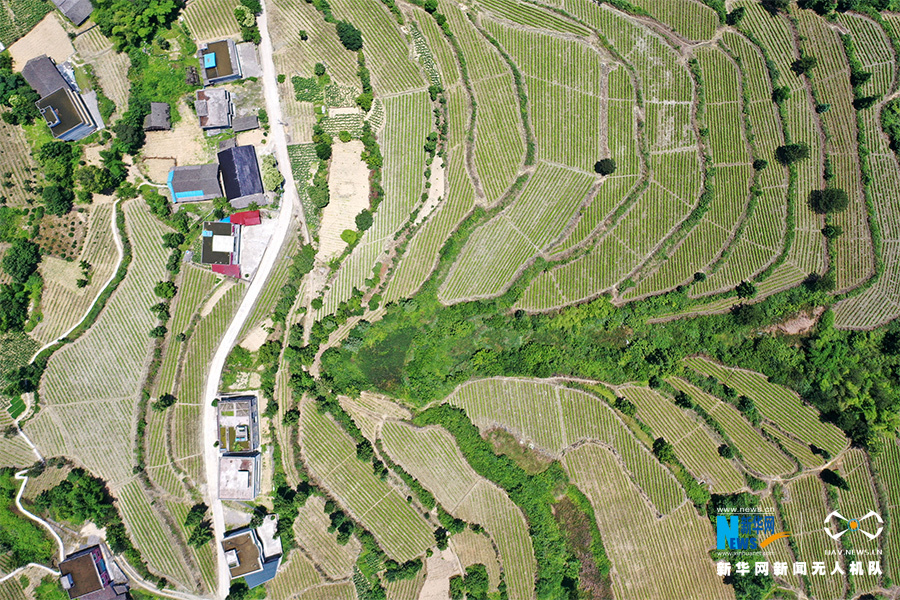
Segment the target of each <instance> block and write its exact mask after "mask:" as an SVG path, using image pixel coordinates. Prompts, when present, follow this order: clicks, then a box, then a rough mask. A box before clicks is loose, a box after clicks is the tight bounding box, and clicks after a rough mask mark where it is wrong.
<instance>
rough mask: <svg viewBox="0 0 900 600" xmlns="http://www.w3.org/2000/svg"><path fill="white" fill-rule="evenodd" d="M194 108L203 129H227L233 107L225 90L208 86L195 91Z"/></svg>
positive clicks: (229, 124)
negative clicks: (208, 87)
mask: <svg viewBox="0 0 900 600" xmlns="http://www.w3.org/2000/svg"><path fill="white" fill-rule="evenodd" d="M194 109H195V110H196V111H197V117H199V119H200V127H202V128H203V129H227V128H229V127H231V116H232V115H233V114H234V108H233V107H232V105H231V94H229V93H228V91H227V90H221V89H215V88H210V89H206V90H198V91H197V100H196V101H195V102H194Z"/></svg>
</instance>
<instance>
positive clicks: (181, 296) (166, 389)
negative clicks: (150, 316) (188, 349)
mask: <svg viewBox="0 0 900 600" xmlns="http://www.w3.org/2000/svg"><path fill="white" fill-rule="evenodd" d="M215 282H216V275H215V274H214V273H213V272H212V271H207V270H206V269H200V268H195V267H192V266H189V265H186V266H184V267H182V270H181V276H180V280H179V281H178V284H177V285H178V286H179V287H178V294H177V295H176V296H175V300H174V303H173V304H174V307H173V310H172V322H171V324H170V325H169V326H168V327H169V331H170V332H171V335H170V339H169V341H168V344H167V345H166V349H165V352H164V353H163V360H162V365H161V366H160V368H159V374H158V375H157V380H156V395H157V397H158V396H161V395H163V394H170V393H172V391H173V390H174V389H175V388H174V386H175V379H176V376H177V373H178V361H179V359H180V358H181V356H182V355H183V353H184V348H185V345H186V342H178V341H176V340H175V339H174V338H175V336H176V335H178V334H179V333H185V332H186V331H187V329H188V326H189V324H190V323H191V320H192V319H193V317H194V315H196V314H198V313H199V312H200V310H201V309H202V308H203V306H202V304H201V302H202V301H203V299H204V298H206V297H207V296H208V295H209V293H210V291H212V289H213V285H214V284H215Z"/></svg>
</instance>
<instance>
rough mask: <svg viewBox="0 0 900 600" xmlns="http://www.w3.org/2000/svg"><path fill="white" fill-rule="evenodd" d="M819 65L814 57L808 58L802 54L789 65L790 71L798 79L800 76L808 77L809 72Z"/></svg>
mask: <svg viewBox="0 0 900 600" xmlns="http://www.w3.org/2000/svg"><path fill="white" fill-rule="evenodd" d="M818 63H819V61H818V60H816V57H815V56H810V55H808V54H804V55H803V56H801V57H800V58H798V59H797V60H795V61H794V62H793V63H791V71H793V72H794V74H796V75H797V76H798V77H799V76H800V75H808V74H809V72H810V71H811V70H813V69H814V68H816V65H817V64H818Z"/></svg>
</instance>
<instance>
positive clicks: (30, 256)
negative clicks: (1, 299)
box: [3, 238, 41, 283]
mask: <svg viewBox="0 0 900 600" xmlns="http://www.w3.org/2000/svg"><path fill="white" fill-rule="evenodd" d="M40 262H41V249H40V248H39V247H38V245H37V244H35V243H34V242H32V241H31V240H26V239H22V238H19V239H17V240H15V241H14V242H13V243H12V246H10V248H9V250H7V251H6V254H4V255H3V270H4V271H6V273H7V275H9V276H10V277H12V278H13V281H15V282H17V283H25V282H26V281H28V278H29V277H31V274H32V273H34V272H35V271H36V270H37V266H38V263H40Z"/></svg>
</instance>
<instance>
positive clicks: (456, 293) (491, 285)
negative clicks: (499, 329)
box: [439, 163, 593, 302]
mask: <svg viewBox="0 0 900 600" xmlns="http://www.w3.org/2000/svg"><path fill="white" fill-rule="evenodd" d="M592 182H593V181H592V178H591V177H589V176H587V175H580V174H578V173H575V172H572V171H569V170H567V169H563V168H560V167H555V166H551V165H548V164H546V163H541V164H540V165H538V168H537V170H536V171H535V173H534V175H533V176H532V178H531V179H530V180H529V182H528V185H527V186H526V188H525V190H524V191H523V192H522V195H521V196H520V197H519V198H518V199H517V200H516V201H515V202H513V203H512V204H511V205H510V206H509V207H508V208H506V209H504V210H503V211H502V212H501V213H500V214H499V215H497V216H496V217H495V218H494V219H492V220H491V221H489V222H488V223H486V224H484V225H482V226H481V227H480V228H479V229H478V230H477V231H476V232H475V233H474V234H473V235H472V238H471V239H470V240H469V242H468V243H467V244H466V246H465V248H464V249H463V251H462V253H461V254H460V257H459V259H458V261H457V263H456V264H455V265H454V269H453V271H451V273H450V274H449V275H448V277H447V279H446V280H445V281H444V283H443V284H442V286H441V289H440V292H439V296H440V298H441V299H442V300H443V301H445V302H458V301H460V300H463V299H467V298H472V297H476V298H484V297H490V296H494V295H497V294H498V293H501V292H502V291H503V290H504V289H505V288H506V287H507V286H508V285H509V283H511V280H512V277H513V275H514V274H515V272H516V271H517V270H518V269H520V268H522V267H523V266H524V264H525V263H526V261H528V260H529V259H531V258H532V257H533V256H534V254H535V253H536V252H540V251H541V250H543V249H545V248H547V247H548V245H549V244H550V243H552V242H553V241H554V240H555V239H557V238H558V237H559V236H560V235H561V233H562V231H563V229H564V228H565V226H566V224H567V221H568V218H567V215H570V214H572V213H573V212H574V210H575V208H576V207H577V206H578V205H579V204H580V203H581V202H583V201H584V199H585V196H586V194H587V192H588V190H589V189H590V186H591V184H592ZM498 240H507V242H506V244H505V245H504V246H503V247H502V248H498V247H497V241H498ZM487 247H491V248H492V250H491V252H487V251H486V250H487ZM486 273H490V274H491V277H490V279H489V280H485V278H484V277H483V275H484V274H486Z"/></svg>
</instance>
